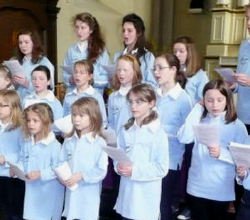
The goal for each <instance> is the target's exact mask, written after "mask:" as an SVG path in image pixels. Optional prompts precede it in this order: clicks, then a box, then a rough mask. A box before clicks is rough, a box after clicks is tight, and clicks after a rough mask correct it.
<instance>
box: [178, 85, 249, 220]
mask: <svg viewBox="0 0 250 220" xmlns="http://www.w3.org/2000/svg"><path fill="white" fill-rule="evenodd" d="M203 98H204V107H203V106H201V105H200V104H197V105H196V106H195V107H194V109H193V110H192V111H191V113H190V114H189V116H188V117H187V119H186V122H185V124H184V125H183V127H182V128H181V129H180V131H179V134H178V137H179V141H180V142H181V143H190V142H192V141H194V142H195V143H194V148H193V157H192V162H191V167H190V169H189V175H188V183H187V193H188V199H189V206H190V209H191V217H192V219H193V220H197V219H203V220H204V218H205V217H207V218H206V219H211V220H216V219H223V217H225V214H226V212H227V207H228V204H229V201H232V200H234V199H235V194H234V177H235V166H234V163H233V161H232V158H231V155H230V152H229V150H228V148H227V145H228V144H229V142H230V141H233V142H237V143H243V142H244V140H245V138H246V135H247V133H246V128H245V126H244V124H243V123H242V122H241V121H239V120H238V119H237V116H236V113H235V108H234V104H233V98H232V93H231V90H230V89H229V88H228V87H227V86H226V84H225V83H224V82H223V81H222V80H212V81H210V82H209V83H207V84H206V85H205V87H204V90H203ZM195 124H205V125H216V126H217V127H218V130H219V135H220V136H219V137H220V139H219V144H218V143H212V144H211V145H210V146H205V145H202V144H200V143H198V142H197V141H196V139H195V137H194V132H193V125H195Z"/></svg>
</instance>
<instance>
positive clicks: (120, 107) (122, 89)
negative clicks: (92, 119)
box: [108, 54, 142, 133]
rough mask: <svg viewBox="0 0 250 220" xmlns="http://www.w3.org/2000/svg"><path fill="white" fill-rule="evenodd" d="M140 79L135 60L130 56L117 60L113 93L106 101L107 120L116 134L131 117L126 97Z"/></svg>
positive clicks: (138, 68)
mask: <svg viewBox="0 0 250 220" xmlns="http://www.w3.org/2000/svg"><path fill="white" fill-rule="evenodd" d="M141 79H142V76H141V71H140V66H139V64H138V62H137V59H136V58H135V57H134V56H133V55H130V54H126V55H122V56H120V57H119V58H118V62H117V67H116V74H115V75H114V78H113V86H114V90H115V92H113V93H111V94H110V96H109V99H108V120H109V125H110V127H111V128H112V129H114V130H115V132H116V133H118V131H119V130H120V128H121V126H122V125H124V124H125V123H126V122H127V121H128V119H129V118H130V117H131V112H130V111H129V106H128V105H127V101H126V95H127V93H128V91H129V90H130V89H131V88H132V86H135V85H137V84H140V82H141Z"/></svg>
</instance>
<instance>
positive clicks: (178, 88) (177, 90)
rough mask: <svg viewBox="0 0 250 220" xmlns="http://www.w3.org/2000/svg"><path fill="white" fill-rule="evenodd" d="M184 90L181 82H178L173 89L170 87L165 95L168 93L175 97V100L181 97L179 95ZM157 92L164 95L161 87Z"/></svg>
mask: <svg viewBox="0 0 250 220" xmlns="http://www.w3.org/2000/svg"><path fill="white" fill-rule="evenodd" d="M182 91H183V89H182V88H181V86H180V84H179V83H176V85H175V86H174V87H173V88H172V89H170V90H169V91H168V92H167V93H166V94H165V95H164V96H166V95H168V96H170V97H171V98H173V99H174V100H176V99H177V98H178V97H179V95H180V94H181V92H182ZM156 93H157V94H158V95H159V96H161V97H163V95H162V89H161V88H158V89H157V90H156Z"/></svg>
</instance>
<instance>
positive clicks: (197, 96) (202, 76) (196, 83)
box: [185, 70, 208, 105]
mask: <svg viewBox="0 0 250 220" xmlns="http://www.w3.org/2000/svg"><path fill="white" fill-rule="evenodd" d="M207 82H208V78H207V74H206V73H205V72H204V71H203V70H199V71H198V72H196V73H195V74H194V75H193V76H191V77H187V83H186V86H185V90H186V92H187V94H188V95H189V96H190V98H191V100H192V103H193V105H195V104H196V102H198V101H200V100H201V99H202V98H203V95H202V93H203V89H204V86H205V85H206V83H207Z"/></svg>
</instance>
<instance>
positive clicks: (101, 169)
mask: <svg viewBox="0 0 250 220" xmlns="http://www.w3.org/2000/svg"><path fill="white" fill-rule="evenodd" d="M72 123H73V131H72V132H71V134H70V135H69V138H68V139H66V140H65V142H64V144H63V147H62V152H61V157H60V158H61V161H62V162H64V161H68V163H69V166H70V169H71V171H72V173H73V174H72V176H71V177H70V178H69V179H68V180H66V181H61V182H62V183H63V184H64V185H65V186H68V187H69V186H72V185H74V184H76V183H78V188H77V189H76V190H75V191H70V190H69V189H68V188H67V189H66V198H65V205H64V211H63V216H65V217H67V220H73V219H80V220H85V219H89V220H97V219H98V217H99V206H100V193H101V181H102V180H103V179H104V177H105V176H106V172H107V165H108V158H107V155H106V153H105V152H104V151H103V150H102V147H103V146H106V143H105V141H104V139H103V138H102V134H101V128H102V116H101V113H100V109H99V106H98V103H97V101H96V100H95V99H94V98H91V97H83V98H80V99H78V100H77V101H76V102H75V103H74V104H73V105H72Z"/></svg>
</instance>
